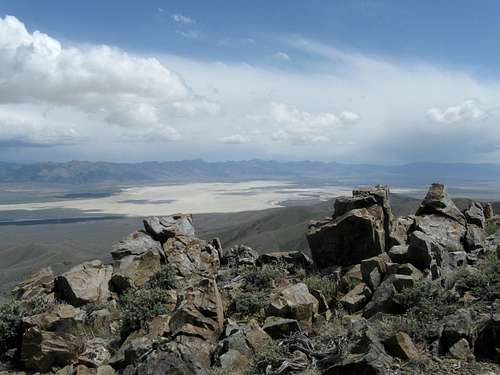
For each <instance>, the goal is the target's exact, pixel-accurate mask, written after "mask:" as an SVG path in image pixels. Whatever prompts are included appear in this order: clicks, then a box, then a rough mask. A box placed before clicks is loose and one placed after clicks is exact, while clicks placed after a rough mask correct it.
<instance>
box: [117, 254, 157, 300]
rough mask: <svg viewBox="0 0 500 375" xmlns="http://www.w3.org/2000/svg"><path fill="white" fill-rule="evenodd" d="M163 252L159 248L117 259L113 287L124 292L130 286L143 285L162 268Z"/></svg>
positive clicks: (137, 286)
mask: <svg viewBox="0 0 500 375" xmlns="http://www.w3.org/2000/svg"><path fill="white" fill-rule="evenodd" d="M162 253H163V251H162V252H161V253H160V252H159V251H158V250H157V249H154V250H147V251H146V252H145V253H143V254H140V255H129V256H126V257H123V258H120V259H119V260H115V262H114V264H113V276H112V277H111V284H112V287H113V289H114V290H116V291H118V292H122V291H124V290H126V289H129V288H141V287H143V286H144V285H145V284H146V283H147V282H148V281H149V279H150V278H151V277H152V276H153V275H154V274H155V273H156V272H158V271H159V270H160V267H161V260H162Z"/></svg>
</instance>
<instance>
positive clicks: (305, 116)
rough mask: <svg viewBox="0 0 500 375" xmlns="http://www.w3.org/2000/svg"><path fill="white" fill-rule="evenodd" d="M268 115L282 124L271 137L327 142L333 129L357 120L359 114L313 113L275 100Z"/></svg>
mask: <svg viewBox="0 0 500 375" xmlns="http://www.w3.org/2000/svg"><path fill="white" fill-rule="evenodd" d="M270 115H271V119H272V120H273V121H275V122H276V123H278V124H279V125H282V126H283V127H282V128H280V129H279V130H278V131H276V132H274V133H273V135H272V139H273V140H276V141H291V142H292V143H296V144H306V143H317V142H328V141H329V140H330V137H331V135H332V133H333V132H334V131H335V130H337V129H340V128H343V127H346V126H348V125H352V124H354V123H355V122H357V121H358V120H359V115H357V114H356V113H353V112H347V111H345V112H341V113H340V114H339V115H335V114H333V113H331V112H322V113H316V114H313V113H310V112H306V111H302V110H299V109H298V108H296V107H294V106H290V105H286V104H283V103H276V102H272V103H271V105H270Z"/></svg>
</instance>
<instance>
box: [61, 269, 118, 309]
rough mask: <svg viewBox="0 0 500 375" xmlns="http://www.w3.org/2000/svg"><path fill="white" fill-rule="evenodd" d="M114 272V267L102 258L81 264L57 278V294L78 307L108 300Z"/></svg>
mask: <svg viewBox="0 0 500 375" xmlns="http://www.w3.org/2000/svg"><path fill="white" fill-rule="evenodd" d="M112 273H113V267H112V266H111V265H105V264H103V263H102V262H101V261H100V260H93V261H90V262H85V263H82V264H79V265H77V266H75V267H73V268H72V269H70V270H69V271H68V272H65V273H63V274H62V275H61V276H59V277H57V278H56V280H55V290H56V294H57V295H58V297H59V298H61V299H63V300H65V301H67V302H69V303H70V304H72V305H73V306H77V307H78V306H82V305H85V304H87V303H103V302H106V301H107V300H108V298H109V297H110V295H111V293H110V291H109V281H110V279H111V275H112Z"/></svg>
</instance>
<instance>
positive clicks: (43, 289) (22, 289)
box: [12, 267, 54, 300]
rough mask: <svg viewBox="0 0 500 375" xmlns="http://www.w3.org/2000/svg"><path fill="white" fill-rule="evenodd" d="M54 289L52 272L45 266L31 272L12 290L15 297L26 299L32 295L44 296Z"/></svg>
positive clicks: (32, 296)
mask: <svg viewBox="0 0 500 375" xmlns="http://www.w3.org/2000/svg"><path fill="white" fill-rule="evenodd" d="M53 290H54V273H53V272H52V268H50V267H46V268H42V269H41V270H39V271H37V272H35V273H34V274H32V275H31V276H30V277H29V278H27V279H26V280H24V281H23V282H21V283H20V284H18V285H17V286H16V287H15V288H14V289H13V291H12V294H13V296H14V297H15V298H16V299H20V300H28V299H30V298H34V297H45V296H47V295H49V294H51V293H52V292H53Z"/></svg>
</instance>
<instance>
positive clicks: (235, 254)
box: [221, 245, 259, 267]
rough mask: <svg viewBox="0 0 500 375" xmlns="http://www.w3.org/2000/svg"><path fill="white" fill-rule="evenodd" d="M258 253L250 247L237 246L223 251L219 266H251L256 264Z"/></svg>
mask: <svg viewBox="0 0 500 375" xmlns="http://www.w3.org/2000/svg"><path fill="white" fill-rule="evenodd" d="M258 257H259V253H257V252H256V251H255V250H253V249H252V248H251V247H248V246H245V245H238V246H235V247H232V248H230V249H228V250H226V251H224V253H223V256H222V259H221V264H222V265H224V266H231V267H238V266H253V265H255V263H256V262H257V258H258Z"/></svg>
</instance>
